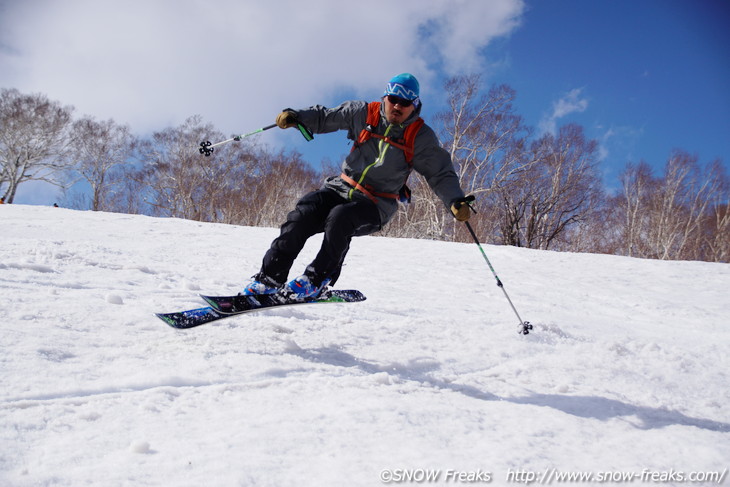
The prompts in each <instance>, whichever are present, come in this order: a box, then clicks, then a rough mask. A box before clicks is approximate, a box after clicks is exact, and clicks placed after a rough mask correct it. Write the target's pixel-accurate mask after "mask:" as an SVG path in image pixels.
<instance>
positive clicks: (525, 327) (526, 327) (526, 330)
mask: <svg viewBox="0 0 730 487" xmlns="http://www.w3.org/2000/svg"><path fill="white" fill-rule="evenodd" d="M474 199H475V198H474V196H473V195H470V196H467V197H466V200H465V201H464V202H463V203H465V204H466V205H467V206H468V207H469V208H470V209H471V211H473V212H474V213H476V210H475V209H474V208H473V207H472V206H471V205H470V204H469V203H471V202H472V201H474ZM459 206H461V205H460V204H459V203H457V208H458V207H459ZM464 223H465V224H466V228H467V229H468V230H469V233H470V234H471V236H472V238H473V239H474V242H475V243H476V244H477V247H479V251H480V252H481V253H482V257H484V260H485V261H487V266H489V270H490V271H492V275H493V276H494V278H495V279H496V280H497V286H499V288H500V289H501V290H502V292H503V293H504V297H505V298H507V302H509V305H510V306H511V307H512V311H514V312H515V315H516V316H517V319H518V320H519V321H520V324H519V325H518V326H519V327H520V330H519V331H518V332H517V333H519V334H521V335H529V334H530V330H532V325H531V324H530V322H529V321H522V318H520V314H519V313H518V312H517V308H515V305H514V304H512V300H511V299H510V298H509V294H507V290H506V289H505V288H504V284H502V281H501V280H500V279H499V276H498V275H497V272H496V271H495V270H494V267H493V266H492V263H491V262H490V261H489V257H487V253H486V252H485V251H484V249H483V248H482V244H480V243H479V238H477V234H476V233H474V229H473V228H472V227H471V224H470V223H469V222H468V221H465V222H464Z"/></svg>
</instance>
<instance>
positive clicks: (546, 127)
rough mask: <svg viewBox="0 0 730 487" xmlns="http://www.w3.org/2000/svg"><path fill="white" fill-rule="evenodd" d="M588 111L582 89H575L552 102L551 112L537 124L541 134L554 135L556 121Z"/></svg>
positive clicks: (586, 100)
mask: <svg viewBox="0 0 730 487" xmlns="http://www.w3.org/2000/svg"><path fill="white" fill-rule="evenodd" d="M587 109H588V99H587V98H586V97H584V96H583V88H575V89H573V90H570V91H569V92H568V93H566V94H565V95H563V96H562V97H560V98H559V99H558V100H556V101H554V102H553V110H552V112H551V113H550V114H548V115H546V116H545V117H543V119H542V120H541V121H540V123H539V129H540V132H541V133H543V134H544V133H551V134H554V133H555V132H556V131H557V124H558V120H559V119H561V118H563V117H566V116H568V115H570V114H572V113H581V112H584V111H586V110H587Z"/></svg>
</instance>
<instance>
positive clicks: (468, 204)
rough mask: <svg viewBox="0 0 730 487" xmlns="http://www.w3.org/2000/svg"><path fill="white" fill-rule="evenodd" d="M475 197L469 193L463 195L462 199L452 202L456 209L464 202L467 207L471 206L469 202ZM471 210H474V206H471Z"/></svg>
mask: <svg viewBox="0 0 730 487" xmlns="http://www.w3.org/2000/svg"><path fill="white" fill-rule="evenodd" d="M476 199H477V197H476V196H474V195H473V194H470V195H469V196H465V197H464V198H463V199H461V200H459V201H456V202H455V203H454V206H455V207H456V209H457V210H458V209H459V208H461V205H463V204H466V205H467V206H468V207H469V208H471V204H470V203H473V202H474V201H475V200H476ZM473 210H474V208H472V211H473Z"/></svg>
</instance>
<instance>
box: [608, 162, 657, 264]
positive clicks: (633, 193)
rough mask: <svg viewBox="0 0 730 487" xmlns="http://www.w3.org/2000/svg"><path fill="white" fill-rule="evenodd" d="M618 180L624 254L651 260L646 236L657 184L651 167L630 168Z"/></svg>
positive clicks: (642, 163) (636, 166)
mask: <svg viewBox="0 0 730 487" xmlns="http://www.w3.org/2000/svg"><path fill="white" fill-rule="evenodd" d="M619 179H620V182H621V187H622V193H621V197H620V199H617V200H616V204H617V206H618V207H619V208H620V213H621V214H622V215H623V218H622V219H621V228H622V231H621V242H623V245H622V248H623V252H621V253H623V254H625V255H627V256H629V257H646V256H648V249H647V243H646V235H647V233H648V230H647V229H648V228H649V225H650V223H649V208H650V206H651V204H652V203H651V200H652V198H653V195H654V194H655V193H656V187H657V184H658V183H657V181H656V180H655V179H654V177H653V175H652V170H651V166H649V164H648V163H646V162H644V161H642V162H641V163H639V165H634V164H631V163H629V164H627V166H626V168H625V169H624V171H623V172H622V173H621V175H620V176H619Z"/></svg>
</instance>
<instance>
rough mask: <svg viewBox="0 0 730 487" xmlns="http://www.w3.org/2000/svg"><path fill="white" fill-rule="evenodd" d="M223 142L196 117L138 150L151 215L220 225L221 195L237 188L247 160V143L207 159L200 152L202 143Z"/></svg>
mask: <svg viewBox="0 0 730 487" xmlns="http://www.w3.org/2000/svg"><path fill="white" fill-rule="evenodd" d="M206 139H213V140H220V139H223V135H222V134H221V133H220V132H218V131H216V130H215V129H214V128H213V126H212V125H211V124H203V122H202V118H201V117H200V116H198V115H196V116H193V117H190V118H188V119H187V120H186V121H185V122H184V123H183V124H182V125H180V126H178V127H172V128H168V129H165V130H163V131H160V132H156V133H154V134H153V136H152V139H151V140H148V141H145V142H144V143H143V144H142V145H141V151H140V156H141V158H142V159H143V160H144V161H145V162H146V167H145V168H144V170H143V172H142V180H143V181H144V183H145V186H146V190H145V201H146V203H147V204H149V205H150V206H151V207H152V209H153V213H154V214H157V215H164V216H175V217H179V218H186V219H189V220H198V221H219V215H218V213H217V208H216V206H217V202H218V200H219V197H220V195H221V194H226V193H228V192H229V190H230V189H231V187H235V186H237V185H239V184H240V181H239V179H238V177H239V176H240V173H241V171H242V170H243V169H244V168H245V166H246V165H247V164H248V163H249V162H250V160H251V153H250V152H249V151H247V150H246V148H247V147H249V146H250V139H245V140H243V141H241V142H237V143H236V145H235V150H234V144H227V145H224V146H220V147H216V149H215V152H214V153H213V155H212V156H211V157H204V156H202V155H201V154H200V153H199V152H198V147H197V145H198V143H199V142H200V141H202V140H206Z"/></svg>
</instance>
